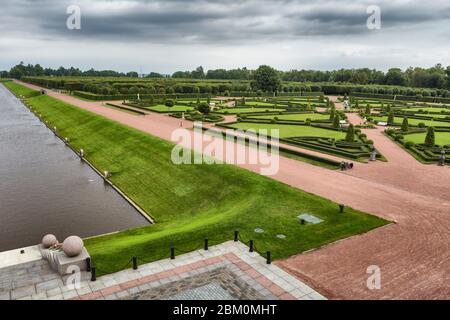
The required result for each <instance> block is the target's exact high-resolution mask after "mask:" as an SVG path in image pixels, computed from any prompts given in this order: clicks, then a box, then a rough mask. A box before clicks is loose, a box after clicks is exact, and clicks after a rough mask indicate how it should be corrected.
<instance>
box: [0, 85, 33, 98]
mask: <svg viewBox="0 0 450 320" xmlns="http://www.w3.org/2000/svg"><path fill="white" fill-rule="evenodd" d="M3 85H4V86H5V87H7V88H8V89H9V90H11V92H13V93H14V94H15V95H16V97H25V98H28V97H32V96H35V95H37V94H38V92H37V91H36V90H33V89H29V88H27V87H24V86H22V85H20V84H17V83H15V82H13V81H7V82H3Z"/></svg>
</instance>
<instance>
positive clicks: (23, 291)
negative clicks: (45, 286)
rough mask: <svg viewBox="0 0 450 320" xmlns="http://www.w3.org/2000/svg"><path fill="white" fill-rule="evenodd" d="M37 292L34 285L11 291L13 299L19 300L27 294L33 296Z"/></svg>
mask: <svg viewBox="0 0 450 320" xmlns="http://www.w3.org/2000/svg"><path fill="white" fill-rule="evenodd" d="M35 293H36V290H35V289H34V286H33V285H30V286H26V287H20V288H17V289H14V290H12V291H11V299H12V300H17V299H20V298H23V297H26V296H31V295H33V294H35Z"/></svg>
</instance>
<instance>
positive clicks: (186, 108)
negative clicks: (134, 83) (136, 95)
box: [145, 104, 194, 112]
mask: <svg viewBox="0 0 450 320" xmlns="http://www.w3.org/2000/svg"><path fill="white" fill-rule="evenodd" d="M145 109H148V110H150V111H156V112H187V111H191V110H194V107H189V106H182V105H177V106H173V107H170V108H169V107H167V106H165V105H162V104H161V105H156V106H151V107H147V108H145Z"/></svg>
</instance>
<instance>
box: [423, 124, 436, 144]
mask: <svg viewBox="0 0 450 320" xmlns="http://www.w3.org/2000/svg"><path fill="white" fill-rule="evenodd" d="M435 144H436V139H435V134H434V127H428V129H427V136H426V137H425V145H426V146H427V147H434V146H435Z"/></svg>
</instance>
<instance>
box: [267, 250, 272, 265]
mask: <svg viewBox="0 0 450 320" xmlns="http://www.w3.org/2000/svg"><path fill="white" fill-rule="evenodd" d="M266 258H267V259H266V263H267V264H271V263H272V257H271V256H270V251H267V252H266Z"/></svg>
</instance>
